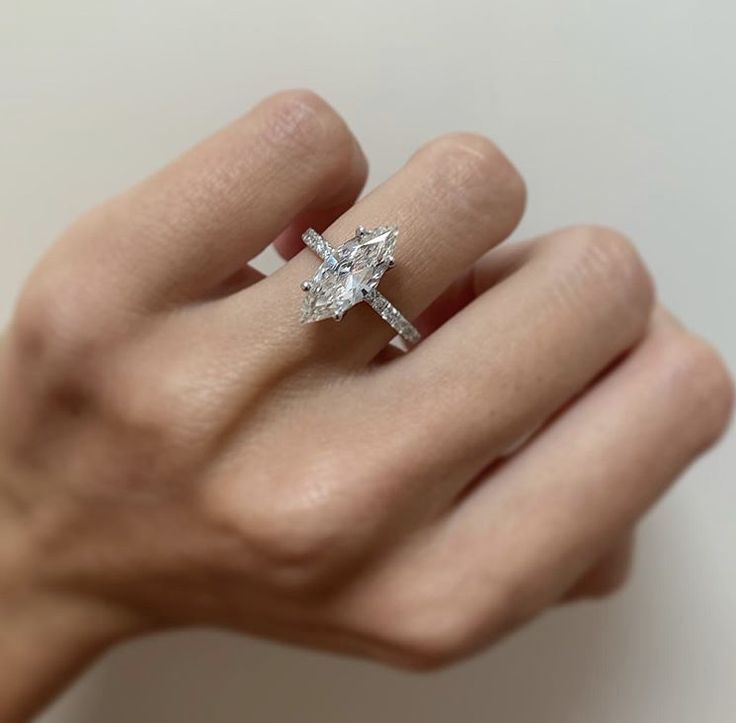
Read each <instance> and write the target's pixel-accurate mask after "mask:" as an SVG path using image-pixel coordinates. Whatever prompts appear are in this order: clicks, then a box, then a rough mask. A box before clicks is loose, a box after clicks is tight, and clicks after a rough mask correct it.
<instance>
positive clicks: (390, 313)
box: [365, 289, 422, 345]
mask: <svg viewBox="0 0 736 723" xmlns="http://www.w3.org/2000/svg"><path fill="white" fill-rule="evenodd" d="M365 301H366V302H367V303H368V304H369V305H370V307H371V308H372V309H373V311H375V312H376V314H378V315H379V316H380V317H381V318H382V319H383V320H384V321H385V322H386V323H387V324H389V325H390V326H391V328H392V329H393V330H394V331H395V332H396V333H397V334H398V335H399V336H400V337H401V338H402V339H403V340H404V341H405V342H406V343H407V344H412V345H413V344H418V343H419V341H420V340H421V338H422V335H421V334H420V333H419V331H418V329H417V328H416V327H415V326H414V324H412V323H411V322H410V321H409V320H408V319H407V318H406V317H405V316H404V315H403V314H402V313H401V312H400V311H399V310H398V309H397V308H396V307H395V306H394V305H393V304H392V303H391V302H390V301H389V300H388V299H387V298H386V297H385V296H384V295H383V294H382V293H381V292H380V291H378V290H377V289H374V290H373V291H372V292H371V293H370V294H369V295H368V296H366V297H365Z"/></svg>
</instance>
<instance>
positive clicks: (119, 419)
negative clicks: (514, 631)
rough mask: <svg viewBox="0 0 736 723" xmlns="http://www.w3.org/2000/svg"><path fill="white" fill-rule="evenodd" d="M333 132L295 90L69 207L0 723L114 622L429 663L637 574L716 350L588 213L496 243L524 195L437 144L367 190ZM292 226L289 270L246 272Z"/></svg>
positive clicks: (6, 351)
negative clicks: (634, 541) (347, 262)
mask: <svg viewBox="0 0 736 723" xmlns="http://www.w3.org/2000/svg"><path fill="white" fill-rule="evenodd" d="M365 174H366V164H365V160H364V157H363V154H362V153H361V151H360V149H359V147H358V144H357V143H356V141H355V139H354V138H353V136H352V135H351V134H350V132H349V131H348V129H347V127H346V126H345V124H344V122H343V121H342V120H341V119H340V118H339V117H338V116H337V115H336V114H335V112H334V111H333V110H332V109H331V108H330V107H329V106H327V105H326V104H325V103H324V102H323V101H322V100H320V99H319V98H317V97H315V96H314V95H312V94H311V93H307V92H290V93H283V94H280V95H277V96H275V97H272V98H270V99H268V100H266V101H265V102H263V103H262V104H261V105H259V106H258V107H257V108H256V109H255V110H253V111H252V112H251V113H249V114H248V115H247V116H245V117H244V118H243V119H241V120H239V121H237V122H236V123H234V124H233V125H232V126H230V127H229V128H227V129H225V130H224V131H222V132H221V133H219V134H217V135H216V136H214V137H213V138H211V139H210V140H208V141H206V142H205V143H204V144H202V145H201V146H199V147H197V148H195V149H194V150H193V151H191V152H190V153H188V154H187V155H186V156H184V157H183V158H182V159H180V160H178V161H176V162H175V163H174V164H173V165H171V166H170V167H168V168H166V169H164V170H163V171H161V172H160V173H158V174H157V175H155V176H154V177H153V178H151V179H149V180H147V181H145V182H143V183H142V184H141V185H139V186H137V187H135V188H133V189H132V190H130V191H129V192H127V193H125V194H124V195H123V196H121V197H119V198H117V199H115V200H113V201H111V202H109V203H106V204H105V205H103V206H101V207H100V208H98V209H96V210H94V211H93V212H91V213H90V214H88V215H87V216H85V217H84V218H83V219H81V220H80V221H79V222H78V223H76V224H75V225H74V226H73V227H72V228H71V229H70V230H69V231H68V232H67V233H66V234H65V236H64V237H63V238H62V240H61V241H60V242H59V243H58V244H57V245H56V246H55V247H54V248H53V249H52V250H51V252H50V253H49V255H48V256H47V257H46V258H45V260H44V261H43V262H42V263H41V265H40V266H39V267H38V269H37V270H36V272H35V273H34V274H33V276H32V278H31V279H30V281H29V283H28V285H27V287H26V289H25V291H24V293H23V295H22V297H21V299H20V302H19V305H18V307H17V311H16V314H15V317H14V320H13V322H12V325H11V327H10V329H9V331H8V332H7V334H6V335H5V338H4V339H3V342H2V347H1V348H0V400H1V401H2V410H3V414H2V420H1V421H0V515H1V517H0V520H2V526H1V527H0V536H1V537H2V539H0V543H1V544H0V591H1V592H2V596H1V597H0V601H1V602H0V606H2V610H1V611H0V612H2V615H3V617H2V620H3V623H2V626H3V627H2V629H0V657H2V669H3V671H4V672H3V678H4V687H3V688H2V691H0V718H2V720H13V719H14V718H15V719H21V718H22V717H23V716H24V715H26V714H27V712H28V711H29V710H30V709H32V708H33V707H34V706H36V705H38V704H39V702H40V701H41V700H42V699H43V697H44V696H46V695H48V694H49V693H50V692H52V691H53V690H54V689H55V686H57V685H59V684H60V683H61V682H63V681H64V680H65V678H66V677H68V675H69V674H70V673H72V672H73V671H74V670H76V669H77V667H78V666H80V665H82V664H84V663H85V662H86V661H87V660H89V659H90V658H91V657H92V656H93V655H94V654H95V653H96V652H97V651H99V650H100V649H102V648H104V647H106V646H107V645H109V644H110V643H112V642H114V641H115V640H118V639H121V638H124V637H127V636H131V635H135V634H139V633H142V632H145V631H148V630H153V629H159V628H166V627H172V626H180V625H194V624H213V625H223V626H228V627H233V628H236V629H238V630H242V631H244V632H247V633H252V634H255V635H261V636H266V637H271V638H277V639H281V640H287V641H291V642H295V643H298V644H301V645H308V646H315V647H321V648H329V649H334V650H338V651H343V652H347V653H353V654H358V655H364V656H369V657H373V658H377V659H380V660H384V661H387V662H389V663H391V664H397V665H403V666H411V667H419V668H425V667H431V666H436V665H439V664H444V663H447V662H449V661H452V660H454V659H456V658H458V657H460V656H463V655H466V654H468V653H470V652H471V651H474V650H477V649H478V648H481V647H482V646H484V645H487V644H489V643H490V642H492V641H493V640H495V639H497V638H498V637H499V636H500V635H501V634H503V633H504V632H505V631H507V630H509V629H510V628H512V627H514V626H516V625H518V624H519V623H521V622H523V621H525V620H527V619H528V618H530V617H531V616H533V615H535V614H536V613H538V612H540V611H541V610H543V609H544V608H545V607H547V606H549V605H551V604H554V603H556V602H558V601H560V600H562V599H563V598H566V597H568V596H570V595H580V594H600V593H604V592H606V591H608V590H610V589H613V588H614V587H615V586H616V585H617V584H618V583H619V582H620V581H621V580H622V579H623V577H624V575H625V568H626V560H627V550H628V548H629V537H630V534H631V530H632V528H633V526H634V525H635V523H636V522H637V520H638V519H639V517H640V516H641V515H642V514H643V513H644V511H645V510H646V509H647V508H648V507H649V506H650V505H651V504H652V502H653V501H654V500H655V499H656V498H657V497H658V496H659V495H660V494H661V493H662V492H663V491H664V490H665V489H666V488H667V486H668V485H669V484H670V483H671V482H672V480H673V479H674V478H675V477H676V476H677V475H678V474H679V473H680V472H681V471H682V470H683V469H684V468H685V467H686V466H687V465H688V464H689V463H690V462H691V461H692V460H693V459H694V458H695V457H696V456H697V455H698V454H699V453H700V452H702V451H703V450H704V449H706V448H707V447H708V446H709V445H711V444H712V443H713V442H714V441H715V440H716V439H717V438H718V436H719V435H720V434H721V432H722V431H723V429H724V426H725V425H726V422H727V419H728V416H729V412H730V408H731V399H732V389H731V383H730V381H729V377H728V375H727V372H726V371H725V370H724V368H723V366H722V364H721V362H720V361H719V359H718V357H717V355H716V354H715V353H714V352H713V351H712V350H711V349H710V347H708V346H707V345H706V344H705V343H704V342H703V341H701V340H699V339H697V338H696V337H694V336H692V335H691V334H690V333H689V332H687V331H685V330H684V329H683V328H681V327H680V325H679V324H677V323H676V322H675V321H674V320H673V319H672V318H671V317H670V316H669V315H668V314H667V312H665V311H663V310H661V309H658V308H655V305H654V301H653V299H654V293H653V289H652V283H651V281H650V278H649V275H648V273H647V271H646V270H645V268H644V266H643V265H642V262H641V260H640V259H639V257H638V256H637V254H636V252H635V251H634V249H633V247H632V245H631V244H630V243H629V242H628V241H627V240H626V239H625V238H623V237H622V236H621V235H620V234H618V233H616V232H614V231H611V230H608V229H605V228H598V227H577V228H568V229H564V230H561V231H556V232H554V233H550V234H548V235H546V236H544V237H541V238H538V239H535V240H533V241H530V242H527V243H523V244H514V245H509V246H506V247H502V248H498V249H496V250H494V251H493V252H492V253H491V254H487V252H488V251H489V250H490V249H492V248H493V247H494V246H496V245H498V244H499V243H500V242H501V241H503V240H504V239H505V238H506V237H507V236H508V235H509V234H510V233H511V231H512V230H513V228H514V227H515V226H516V224H517V223H518V221H519V219H520V217H521V214H522V210H523V208H524V200H525V199H524V184H523V182H522V180H521V178H520V176H519V174H518V173H517V171H516V170H515V169H514V168H513V167H512V166H511V164H510V163H509V161H508V160H506V158H505V157H504V156H503V155H502V154H501V152H500V151H499V150H498V149H497V148H496V147H495V146H494V145H493V144H492V143H491V142H489V141H488V140H486V139H484V138H481V137H478V136H474V135H468V134H458V135H452V136H447V137H443V138H440V139H438V140H436V141H433V142H431V143H429V144H428V145H426V146H425V147H423V148H422V149H421V150H419V151H418V152H417V153H416V154H415V155H414V156H413V157H412V158H411V159H410V160H409V162H408V163H407V164H406V165H405V166H404V167H403V168H402V169H400V170H399V171H398V172H397V173H396V175H395V176H393V177H392V178H391V179H389V180H388V181H386V182H385V183H384V184H382V185H381V186H379V187H378V188H377V189H376V190H375V191H373V192H372V193H371V194H370V195H368V196H367V197H365V198H364V199H362V200H360V201H359V202H357V203H356V204H355V205H353V204H354V202H355V199H356V197H357V195H358V194H359V192H360V190H361V188H362V185H363V182H364V178H365ZM359 224H362V225H364V226H367V227H371V226H377V225H382V224H396V225H398V226H399V227H400V230H401V235H400V240H399V245H398V248H397V253H396V268H395V269H393V270H392V271H390V272H389V273H387V274H386V276H385V278H384V280H383V282H382V284H381V290H382V291H384V293H385V294H386V296H387V297H388V298H389V299H391V300H392V301H394V303H396V305H397V306H398V307H399V308H400V309H401V310H402V311H403V312H404V313H406V314H407V315H408V316H409V317H411V318H415V319H417V324H418V326H420V328H421V329H422V331H423V332H424V333H425V334H430V335H429V336H428V338H427V339H426V340H425V341H424V342H422V343H421V344H420V345H419V346H418V347H416V348H415V349H413V350H412V351H411V352H410V353H408V354H400V353H398V352H396V351H395V350H394V351H391V350H390V349H387V344H388V342H389V340H390V337H391V335H392V332H391V329H390V327H389V326H388V325H386V324H385V323H384V322H383V321H382V320H381V319H380V318H379V317H378V316H377V315H376V314H375V313H374V312H373V311H372V310H371V309H370V308H368V307H367V305H365V304H361V305H359V306H358V307H356V308H355V309H353V310H351V311H350V312H348V314H347V315H346V317H345V319H344V320H343V321H341V322H340V323H339V324H338V323H336V322H333V321H324V322H319V323H317V324H309V325H300V323H299V307H300V303H301V298H302V295H303V292H302V291H301V289H300V282H302V281H303V280H304V279H307V278H309V277H310V276H312V274H313V273H314V271H315V269H316V268H317V266H318V264H319V260H318V259H317V257H316V256H315V255H314V254H313V253H312V252H311V251H309V250H301V252H299V250H300V249H301V248H302V247H301V243H300V241H299V235H300V233H301V231H303V230H304V229H305V228H306V227H307V226H309V225H314V226H317V227H318V228H327V231H326V232H325V236H326V237H327V238H328V239H329V240H331V241H333V242H335V243H339V242H340V241H342V240H344V239H346V238H348V237H349V236H351V235H352V232H353V230H354V229H355V227H356V226H357V225H359ZM276 237H278V240H277V247H278V248H279V249H280V250H281V252H282V253H283V254H284V255H285V256H286V257H288V258H290V260H289V261H288V263H286V264H285V265H284V266H283V267H282V268H281V269H279V270H278V271H277V272H276V273H274V274H273V275H272V276H270V277H268V278H262V277H261V275H260V274H259V273H258V272H256V271H255V270H253V269H252V268H250V267H246V266H245V263H246V262H247V261H248V260H249V259H252V258H253V257H255V256H256V255H257V254H258V253H260V252H261V251H262V250H263V249H264V248H265V247H266V246H268V245H269V244H270V243H271V242H272V241H273V240H274V239H275V238H276Z"/></svg>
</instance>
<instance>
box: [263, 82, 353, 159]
mask: <svg viewBox="0 0 736 723" xmlns="http://www.w3.org/2000/svg"><path fill="white" fill-rule="evenodd" d="M264 105H265V110H266V116H267V121H266V130H265V139H266V141H267V142H268V144H269V145H272V146H277V147H283V146H287V147H288V148H289V149H290V150H291V151H296V152H297V153H299V154H300V155H303V156H305V157H307V158H309V159H312V158H314V157H315V156H321V155H322V154H323V152H324V151H325V149H326V148H327V147H329V150H330V155H329V157H330V158H338V159H345V158H349V157H350V156H351V155H352V149H353V144H354V141H353V136H352V134H351V133H350V131H349V129H348V127H347V125H346V123H345V121H344V120H343V119H342V118H341V117H340V116H339V115H338V113H337V112H336V111H335V110H334V109H333V108H332V107H331V106H330V105H329V104H328V103H327V102H326V101H325V100H324V99H323V98H321V97H320V96H319V95H317V94H316V93H314V92H313V91H311V90H289V91H282V92H281V93H277V94H276V95H273V96H271V97H270V98H268V99H266V100H265V101H264ZM343 162H344V161H343Z"/></svg>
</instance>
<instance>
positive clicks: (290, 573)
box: [207, 469, 362, 594]
mask: <svg viewBox="0 0 736 723" xmlns="http://www.w3.org/2000/svg"><path fill="white" fill-rule="evenodd" d="M266 477H267V478H266ZM266 477H264V479H262V480H253V479H252V480H250V483H251V486H252V489H251V497H250V499H249V502H248V504H247V506H245V505H243V504H242V503H241V502H240V501H239V500H240V494H241V493H240V492H239V485H238V484H237V482H233V483H231V482H228V481H226V482H225V484H224V485H223V486H217V485H216V486H215V487H214V488H213V489H212V490H211V491H210V492H209V493H208V499H207V507H208V509H209V514H210V516H212V517H213V518H214V519H215V520H217V521H218V522H219V523H220V524H221V525H224V526H225V528H227V529H230V530H231V531H232V533H233V536H234V538H235V539H236V540H237V541H238V545H239V546H240V547H242V548H244V549H246V550H247V551H248V553H249V554H248V558H249V559H250V561H251V563H252V564H253V565H254V566H255V567H256V568H257V569H258V570H259V572H260V574H261V575H262V576H263V578H264V580H266V581H268V582H270V584H271V585H272V586H273V587H275V588H276V589H282V590H287V591H288V592H290V593H294V594H307V593H309V592H312V591H314V590H316V589H319V588H320V587H321V586H322V585H323V584H326V583H328V582H329V581H330V580H331V579H333V577H334V576H335V574H337V571H338V570H339V569H342V567H343V566H344V565H346V564H347V562H348V561H349V560H351V559H353V558H354V557H355V555H356V554H358V553H359V551H360V549H361V546H362V543H361V540H362V532H361V530H360V527H359V524H356V523H355V517H356V515H355V511H354V510H353V509H352V508H351V506H350V505H349V503H348V504H346V502H345V496H344V495H340V494H339V493H338V492H337V491H336V483H335V482H334V480H333V479H332V478H317V477H314V478H307V477H302V478H300V479H297V480H294V479H293V473H292V475H289V473H288V472H284V473H281V472H279V471H278V470H274V469H271V470H269V472H268V474H267V475H266ZM274 490H276V491H274Z"/></svg>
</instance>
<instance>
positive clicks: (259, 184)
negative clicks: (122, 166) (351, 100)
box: [60, 91, 366, 306]
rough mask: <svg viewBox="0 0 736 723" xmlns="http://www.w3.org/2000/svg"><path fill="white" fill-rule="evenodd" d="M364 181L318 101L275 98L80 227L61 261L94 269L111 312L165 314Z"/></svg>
mask: <svg viewBox="0 0 736 723" xmlns="http://www.w3.org/2000/svg"><path fill="white" fill-rule="evenodd" d="M365 175H366V163H365V158H364V156H363V154H362V152H361V151H360V149H359V147H358V145H357V142H356V141H355V139H354V137H353V136H352V134H351V133H350V132H349V130H348V129H347V127H346V125H345V123H344V121H343V120H342V119H341V118H340V117H339V116H338V115H337V114H336V113H335V111H334V110H332V108H330V107H329V106H328V105H327V103H325V102H324V101H323V100H321V99H320V98H319V97H317V96H315V95H314V94H312V93H310V92H307V91H290V92H286V93H280V94H278V95H276V96H273V97H271V98H268V99H267V100H265V101H263V102H262V103H260V104H259V105H258V106H256V107H255V108H254V109H253V110H252V111H251V112H250V113H248V114H247V115H245V116H244V117H243V118H241V119H239V120H238V121H236V122H235V123H233V124H232V125H230V126H229V127H227V128H225V129H224V130H222V131H220V132H219V133H217V134H216V135H214V136H213V137H211V138H210V139H208V140H206V141H204V142H203V143H201V144H200V145H198V146H197V147H196V148H194V149H193V150H191V151H190V152H188V153H187V154H185V155H184V156H182V157H181V158H179V159H178V160H176V161H175V162H173V163H172V164H171V165H170V166H168V167H166V168H164V169H163V170H162V171H160V172H158V173H157V174H155V175H154V176H153V177H151V178H150V179H148V180H146V181H144V182H143V183H141V184H140V185H138V186H136V187H134V188H133V189H131V190H130V191H128V192H127V193H125V194H124V195H122V196H121V197H119V198H116V199H114V200H112V201H111V202H109V203H107V204H105V205H104V206H102V207H100V208H99V209H97V210H95V211H94V212H93V213H91V214H89V215H88V216H87V217H85V218H84V219H82V220H81V221H80V223H78V224H77V225H76V226H75V227H74V228H73V229H72V230H71V232H70V234H68V238H67V240H66V242H65V243H64V244H63V248H62V249H60V253H61V252H63V253H65V254H67V256H70V255H73V256H74V258H75V260H76V261H78V262H79V263H80V264H83V265H84V267H85V268H88V269H92V270H94V271H95V272H97V271H99V270H100V269H101V270H102V272H103V275H104V278H103V279H101V280H99V281H96V280H95V278H93V279H92V282H93V283H100V284H104V286H105V288H107V289H108V290H109V295H114V296H115V298H116V302H117V303H118V304H119V303H120V301H121V297H122V299H123V300H128V301H129V303H131V304H133V305H135V306H141V305H142V306H146V305H149V304H154V305H157V304H158V305H166V306H168V305H170V304H171V303H172V302H173V303H175V302H176V301H179V300H181V299H184V300H189V299H193V298H198V297H199V296H200V295H203V294H208V293H209V292H210V291H211V290H212V289H213V288H215V287H218V286H220V285H221V284H222V283H223V282H224V281H225V280H226V279H229V278H231V277H232V276H233V275H234V274H235V275H236V276H237V274H238V271H239V270H240V269H241V268H242V267H243V266H244V265H245V263H246V262H247V261H248V260H249V259H251V258H252V257H254V256H255V255H256V254H258V253H259V252H260V251H261V250H262V249H263V248H264V247H265V246H266V245H268V244H269V243H271V242H272V241H273V240H274V238H275V237H276V236H277V235H278V234H279V233H280V232H281V231H282V230H283V229H284V228H285V227H286V226H287V225H288V224H289V222H290V221H292V220H293V219H294V218H295V217H297V216H299V215H301V214H305V213H307V212H308V211H312V212H317V213H318V212H319V211H320V210H323V209H330V208H332V207H336V208H338V209H342V208H343V207H344V206H345V204H348V203H350V202H352V200H353V199H354V197H355V196H356V195H357V193H359V190H360V188H361V187H362V184H363V181H364V179H365ZM97 276H99V274H97ZM239 278H240V283H241V284H242V283H247V281H248V279H244V278H242V275H241V276H240V277H239ZM253 278H257V277H256V276H254V277H253Z"/></svg>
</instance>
